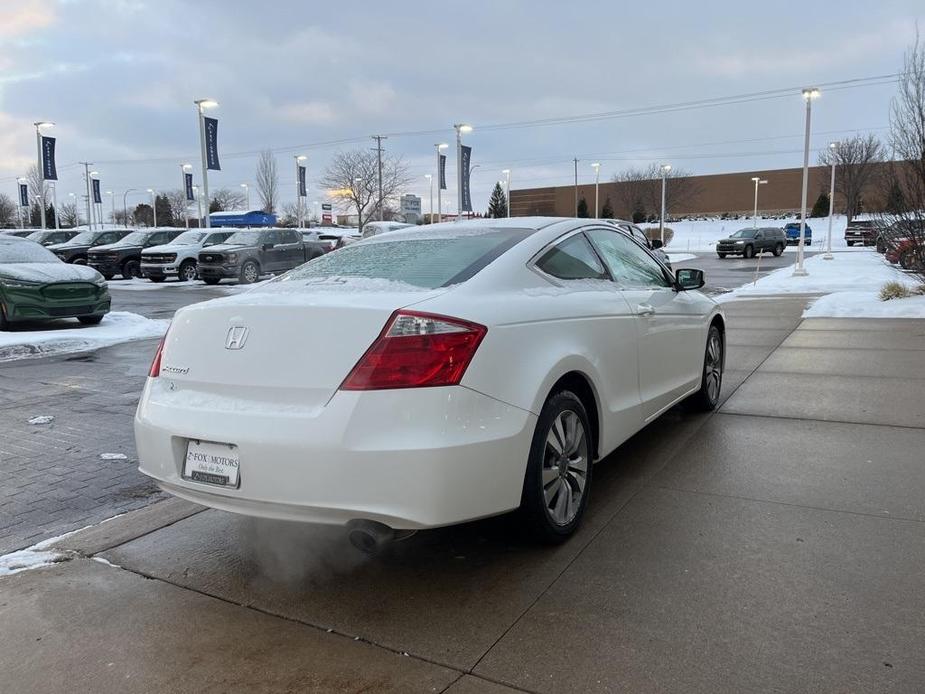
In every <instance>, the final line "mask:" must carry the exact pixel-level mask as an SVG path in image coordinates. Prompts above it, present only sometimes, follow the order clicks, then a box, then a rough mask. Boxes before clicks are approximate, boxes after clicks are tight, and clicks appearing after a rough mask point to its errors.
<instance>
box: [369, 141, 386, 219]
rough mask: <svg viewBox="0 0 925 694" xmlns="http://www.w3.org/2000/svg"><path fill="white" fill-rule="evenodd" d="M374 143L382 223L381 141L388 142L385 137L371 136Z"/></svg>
mask: <svg viewBox="0 0 925 694" xmlns="http://www.w3.org/2000/svg"><path fill="white" fill-rule="evenodd" d="M372 138H373V139H374V140H375V141H376V160H377V165H378V167H379V221H380V222H381V221H382V151H383V150H382V141H383V140H388V139H389V138H387V137H386V136H385V135H373V136H372Z"/></svg>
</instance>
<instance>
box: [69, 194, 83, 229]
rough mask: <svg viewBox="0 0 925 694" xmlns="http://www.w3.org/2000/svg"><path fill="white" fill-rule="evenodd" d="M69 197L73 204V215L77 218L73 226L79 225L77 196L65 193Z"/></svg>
mask: <svg viewBox="0 0 925 694" xmlns="http://www.w3.org/2000/svg"><path fill="white" fill-rule="evenodd" d="M67 195H68V197H69V198H71V204H72V205H73V206H74V216H75V217H77V220H76V221H75V222H74V227H79V226H80V213H79V212H78V211H77V196H76V195H74V194H73V193H68V194H67Z"/></svg>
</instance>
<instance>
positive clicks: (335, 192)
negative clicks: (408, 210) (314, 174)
mask: <svg viewBox="0 0 925 694" xmlns="http://www.w3.org/2000/svg"><path fill="white" fill-rule="evenodd" d="M410 182H411V178H410V176H409V175H408V169H407V167H406V166H405V164H404V163H403V162H402V160H401V157H390V156H388V155H385V156H383V157H382V201H383V210H385V209H388V204H389V202H390V201H394V199H395V198H396V197H397V196H398V193H399V192H400V190H401V189H402V188H403V187H404V186H406V185H408V184H409V183H410ZM320 185H321V187H322V188H324V189H325V190H327V191H328V194H329V195H330V196H331V197H332V198H333V199H335V200H337V201H338V202H340V203H341V204H346V205H349V206H350V207H352V208H353V209H354V210H356V214H357V219H358V221H359V226H360V228H361V229H362V228H363V224H365V223H366V220H367V219H370V218H371V217H373V216H374V215H375V214H376V211H377V210H376V207H377V198H378V195H379V171H378V166H377V157H376V152H375V151H370V150H363V149H358V150H353V151H350V152H338V153H337V154H336V155H335V156H334V158H333V159H332V160H331V163H330V164H328V167H327V169H325V172H324V177H323V178H322V179H321V182H320Z"/></svg>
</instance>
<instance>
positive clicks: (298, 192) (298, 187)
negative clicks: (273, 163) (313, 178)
mask: <svg viewBox="0 0 925 694" xmlns="http://www.w3.org/2000/svg"><path fill="white" fill-rule="evenodd" d="M306 159H308V157H306V156H305V155H304V154H297V155H296V156H295V201H296V219H297V221H296V224H298V227H299V229H301V228H302V227H303V226H304V225H305V222H304V221H303V217H304V215H303V213H302V184H301V181H300V180H299V167H300V166H302V162H303V161H305V160H306ZM306 192H308V191H306Z"/></svg>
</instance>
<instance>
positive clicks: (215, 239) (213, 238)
mask: <svg viewBox="0 0 925 694" xmlns="http://www.w3.org/2000/svg"><path fill="white" fill-rule="evenodd" d="M226 238H228V235H227V234H209V235H208V236H206V240H205V242H204V243H203V244H202V245H203V246H215V245H216V244H219V243H221V242H222V241H224V240H225V239H226Z"/></svg>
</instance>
